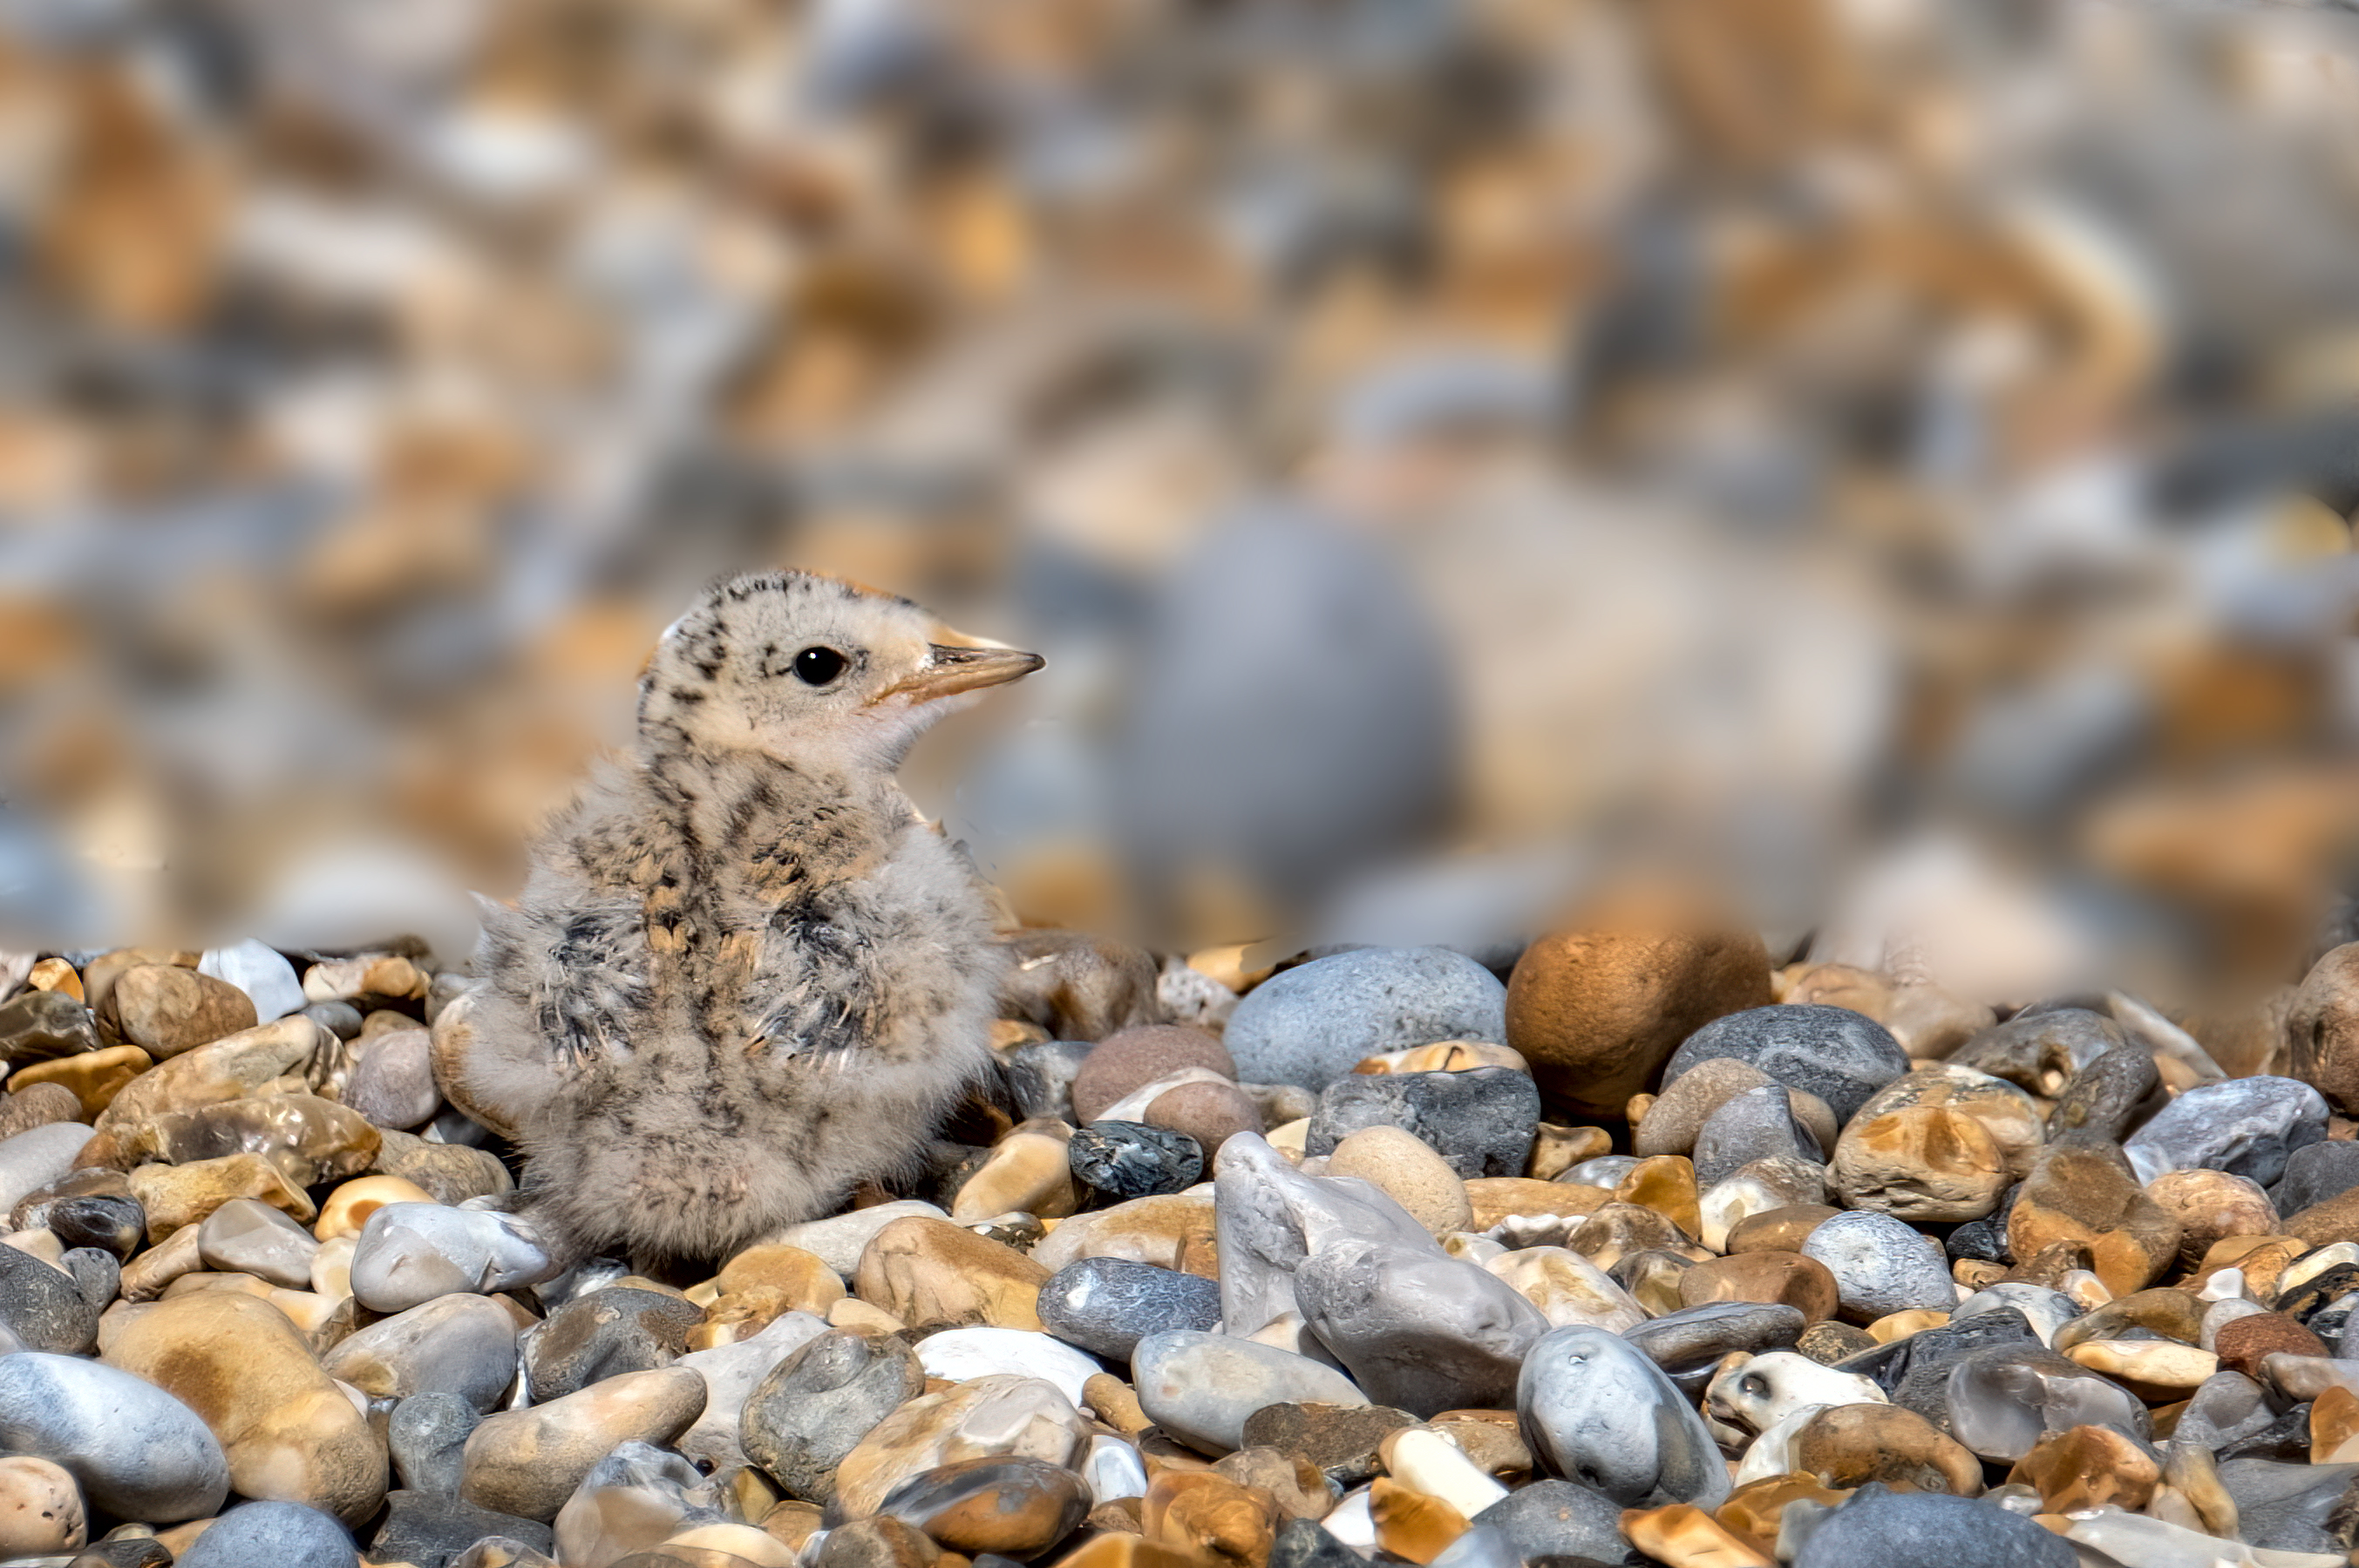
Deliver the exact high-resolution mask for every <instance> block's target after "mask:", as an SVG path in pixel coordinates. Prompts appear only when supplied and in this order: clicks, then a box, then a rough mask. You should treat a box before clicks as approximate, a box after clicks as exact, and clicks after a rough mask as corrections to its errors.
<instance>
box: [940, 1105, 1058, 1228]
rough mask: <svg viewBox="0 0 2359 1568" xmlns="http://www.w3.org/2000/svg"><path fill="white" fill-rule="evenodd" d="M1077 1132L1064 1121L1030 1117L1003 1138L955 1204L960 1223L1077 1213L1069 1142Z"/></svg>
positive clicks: (953, 1209)
mask: <svg viewBox="0 0 2359 1568" xmlns="http://www.w3.org/2000/svg"><path fill="white" fill-rule="evenodd" d="M1072 1140H1073V1130H1072V1128H1071V1127H1070V1126H1068V1125H1067V1124H1065V1123H1064V1122H1061V1121H1057V1120H1053V1119H1044V1120H1038V1121H1027V1122H1024V1123H1022V1124H1020V1125H1019V1126H1017V1127H1016V1129H1015V1130H1013V1131H1011V1132H1010V1133H1008V1135H1007V1136H1006V1137H1005V1138H1003V1139H1001V1140H1000V1141H999V1142H998V1143H997V1145H995V1147H994V1148H993V1149H992V1151H991V1157H990V1158H989V1159H987V1160H985V1161H984V1162H983V1163H982V1164H981V1165H979V1166H977V1167H976V1168H975V1171H974V1173H973V1174H972V1175H970V1176H969V1177H967V1179H966V1181H965V1182H964V1183H963V1184H961V1185H960V1187H959V1190H958V1196H957V1197H956V1198H954V1199H953V1200H952V1201H951V1218H952V1219H954V1220H958V1221H960V1222H961V1223H972V1222H973V1221H976V1220H983V1219H990V1218H993V1217H996V1216H999V1215H1003V1214H1014V1213H1019V1212H1020V1213H1024V1214H1030V1215H1038V1216H1039V1217H1043V1218H1050V1217H1061V1216H1064V1215H1069V1214H1071V1213H1072V1212H1073V1205H1074V1202H1075V1199H1074V1195H1073V1173H1072V1166H1071V1163H1070V1162H1069V1158H1068V1156H1067V1153H1066V1146H1067V1145H1068V1144H1070V1143H1071V1141H1072Z"/></svg>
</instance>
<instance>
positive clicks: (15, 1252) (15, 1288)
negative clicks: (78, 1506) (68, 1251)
mask: <svg viewBox="0 0 2359 1568" xmlns="http://www.w3.org/2000/svg"><path fill="white" fill-rule="evenodd" d="M100 1256H101V1257H104V1256H105V1254H103V1253H101V1254H100ZM109 1261H110V1262H112V1261H113V1260H111V1259H110V1260H109ZM113 1293H114V1292H112V1291H110V1292H108V1294H109V1296H112V1295H113ZM104 1304H105V1303H104V1302H103V1301H92V1300H90V1299H89V1298H87V1297H85V1296H84V1295H83V1294H82V1287H81V1285H80V1284H79V1283H78V1282H77V1281H75V1280H73V1279H72V1278H71V1277H69V1276H68V1275H65V1274H61V1273H60V1272H59V1271H57V1270H55V1269H53V1268H51V1267H49V1264H47V1263H45V1262H43V1261H41V1260H39V1259H38V1258H36V1257H34V1256H33V1255H32V1254H31V1253H29V1252H25V1251H22V1250H19V1249H16V1248H14V1247H0V1327H5V1329H6V1330H7V1332H8V1333H9V1334H11V1335H13V1336H16V1342H17V1343H18V1344H20V1345H22V1346H25V1347H26V1348H27V1349H28V1350H48V1351H54V1352H56V1353H57V1354H59V1355H61V1356H75V1355H80V1354H81V1353H82V1352H83V1351H86V1350H88V1349H89V1348H90V1347H91V1346H93V1345H95V1344H97V1343H98V1313H99V1308H100V1307H102V1306H103V1305H104ZM45 1457H46V1456H45Z"/></svg>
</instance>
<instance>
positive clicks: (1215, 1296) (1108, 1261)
mask: <svg viewBox="0 0 2359 1568" xmlns="http://www.w3.org/2000/svg"><path fill="white" fill-rule="evenodd" d="M1037 1307H1038V1314H1039V1318H1040V1325H1041V1326H1042V1327H1043V1328H1045V1329H1047V1330H1048V1331H1049V1333H1051V1334H1053V1335H1055V1336H1057V1337H1058V1338H1060V1339H1062V1340H1065V1341H1067V1342H1069V1343H1071V1344H1073V1345H1078V1346H1081V1347H1082V1349H1084V1350H1087V1351H1089V1352H1091V1353H1092V1354H1093V1355H1098V1356H1103V1357H1107V1358H1108V1359H1110V1360H1114V1361H1128V1360H1129V1359H1130V1357H1131V1353H1132V1352H1133V1351H1134V1350H1136V1348H1137V1346H1138V1342H1139V1341H1140V1340H1141V1339H1143V1338H1145V1337H1146V1336H1148V1335H1150V1334H1156V1333H1160V1332H1162V1331H1164V1330H1166V1329H1192V1330H1196V1331H1199V1332H1207V1333H1208V1332H1211V1331H1212V1330H1213V1329H1215V1328H1217V1327H1219V1325H1220V1321H1221V1288H1220V1286H1219V1285H1218V1284H1216V1283H1214V1282H1213V1281H1210V1280H1204V1279H1199V1278H1198V1277H1197V1276H1195V1275H1193V1274H1183V1273H1180V1272H1179V1271H1176V1270H1171V1269H1160V1268H1158V1267H1156V1266H1155V1265H1154V1264H1152V1263H1135V1262H1132V1261H1130V1260H1127V1259H1121V1258H1084V1259H1082V1260H1080V1261H1079V1262H1075V1263H1069V1264H1067V1265H1066V1266H1065V1267H1064V1268H1062V1269H1060V1270H1059V1271H1057V1272H1056V1273H1055V1274H1053V1275H1051V1276H1050V1277H1049V1280H1048V1281H1047V1282H1046V1283H1044V1284H1043V1285H1042V1286H1041V1287H1040V1294H1039V1297H1038V1303H1037Z"/></svg>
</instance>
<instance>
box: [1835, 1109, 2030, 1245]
mask: <svg viewBox="0 0 2359 1568" xmlns="http://www.w3.org/2000/svg"><path fill="white" fill-rule="evenodd" d="M1831 1168H1832V1173H1833V1175H1834V1180H1835V1185H1836V1187H1837V1188H1838V1189H1839V1190H1840V1191H1841V1192H1842V1194H1843V1202H1844V1203H1845V1204H1846V1205H1847V1206H1850V1207H1852V1208H1864V1209H1875V1210H1877V1211H1880V1212H1882V1213H1885V1214H1889V1215H1893V1216H1896V1217H1898V1218H1901V1219H1906V1220H1908V1221H1910V1222H1912V1223H1918V1222H1923V1221H1950V1220H1962V1219H1980V1218H1982V1217H1984V1215H1986V1214H1988V1213H1990V1212H1991V1211H1992V1210H1993V1209H1995V1208H1996V1207H1997V1206H1998V1200H1999V1195H2000V1194H2001V1193H2003V1192H2005V1191H2006V1185H2007V1173H2006V1158H2005V1156H2004V1155H2002V1154H2001V1153H2000V1152H1999V1148H1998V1145H1997V1144H1996V1143H1995V1141H1993V1140H1992V1138H1991V1136H1990V1133H1989V1131H1988V1130H1985V1129H1984V1126H1983V1124H1982V1123H1981V1122H1979V1121H1977V1120H1975V1119H1973V1117H1971V1116H1968V1115H1966V1114H1965V1113H1964V1112H1962V1111H1958V1110H1952V1109H1951V1108H1948V1107H1946V1106H1933V1105H1912V1106H1903V1107H1901V1108H1897V1109H1895V1110H1887V1111H1884V1112H1882V1113H1880V1114H1875V1115H1870V1114H1868V1113H1867V1112H1866V1111H1865V1110H1863V1111H1862V1112H1861V1114H1860V1115H1858V1116H1855V1117H1854V1118H1853V1119H1852V1120H1851V1123H1850V1125H1849V1126H1847V1127H1845V1128H1844V1129H1843V1137H1842V1138H1841V1139H1840V1140H1838V1141H1837V1142H1836V1144H1835V1154H1834V1160H1833V1162H1832V1167H1831Z"/></svg>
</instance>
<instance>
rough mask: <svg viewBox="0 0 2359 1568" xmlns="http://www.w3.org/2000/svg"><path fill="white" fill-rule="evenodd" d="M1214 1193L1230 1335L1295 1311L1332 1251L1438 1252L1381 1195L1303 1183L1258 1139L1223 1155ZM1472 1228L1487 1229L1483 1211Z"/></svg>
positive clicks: (1356, 1185)
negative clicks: (1298, 1294)
mask: <svg viewBox="0 0 2359 1568" xmlns="http://www.w3.org/2000/svg"><path fill="white" fill-rule="evenodd" d="M1533 1185H1536V1186H1540V1187H1544V1188H1549V1189H1552V1190H1562V1189H1557V1188H1556V1184H1553V1183H1535V1184H1533ZM1213 1190H1214V1198H1213V1207H1214V1226H1215V1231H1216V1235H1217V1238H1218V1245H1219V1252H1220V1260H1221V1268H1220V1282H1221V1318H1222V1323H1223V1326H1224V1328H1225V1330H1226V1331H1227V1332H1228V1333H1230V1334H1234V1335H1250V1334H1252V1333H1254V1332H1255V1331H1256V1330H1257V1329H1259V1328H1260V1327H1261V1326H1262V1325H1265V1324H1266V1323H1268V1322H1269V1321H1270V1320H1271V1319H1273V1318H1276V1317H1279V1316H1282V1315H1283V1314H1287V1313H1289V1312H1292V1311H1294V1310H1295V1308H1296V1303H1295V1298H1294V1276H1295V1272H1296V1271H1297V1270H1298V1269H1299V1267H1300V1266H1301V1265H1302V1263H1303V1262H1304V1261H1305V1260H1307V1259H1309V1258H1311V1257H1314V1256H1316V1255H1317V1254H1318V1253H1319V1252H1320V1251H1321V1249H1323V1248H1324V1247H1326V1246H1328V1245H1330V1244H1332V1243H1335V1242H1340V1241H1343V1240H1359V1241H1369V1240H1375V1241H1386V1242H1391V1243H1394V1244H1396V1245H1397V1246H1400V1247H1402V1248H1405V1249H1408V1250H1409V1251H1412V1252H1431V1253H1436V1254H1438V1252H1439V1249H1437V1248H1436V1247H1435V1246H1434V1243H1433V1238H1432V1237H1431V1236H1430V1234H1428V1232H1427V1231H1426V1228H1425V1227H1423V1226H1422V1225H1420V1224H1419V1223H1418V1221H1417V1219H1416V1217H1414V1216H1412V1215H1410V1214H1409V1212H1408V1210H1407V1209H1404V1208H1402V1207H1401V1206H1399V1205H1398V1204H1397V1203H1395V1202H1394V1201H1393V1200H1392V1199H1391V1198H1389V1197H1386V1195H1384V1193H1383V1192H1382V1191H1381V1190H1380V1189H1378V1188H1376V1187H1375V1186H1373V1185H1371V1184H1368V1183H1365V1182H1361V1181H1355V1180H1353V1179H1351V1178H1349V1177H1331V1176H1306V1175H1303V1174H1301V1173H1299V1172H1297V1171H1296V1170H1295V1169H1294V1167H1293V1166H1291V1165H1290V1164H1288V1162H1287V1161H1286V1158H1285V1156H1283V1155H1281V1154H1279V1153H1278V1152H1277V1151H1276V1150H1274V1149H1272V1148H1271V1147H1270V1146H1269V1145H1268V1144H1267V1143H1266V1142H1264V1141H1262V1140H1260V1139H1258V1138H1248V1137H1241V1138H1238V1139H1236V1140H1234V1141H1232V1142H1231V1143H1229V1144H1228V1145H1227V1146H1225V1147H1224V1148H1223V1149H1222V1150H1221V1152H1220V1156H1219V1158H1218V1159H1217V1160H1216V1161H1215V1162H1214V1164H1213ZM1473 1196H1474V1194H1473V1191H1472V1189H1470V1190H1469V1193H1468V1197H1469V1199H1470V1200H1472V1199H1473ZM1475 1222H1476V1223H1477V1224H1481V1223H1483V1217H1482V1213H1481V1209H1480V1206H1479V1205H1478V1206H1477V1209H1476V1215H1475Z"/></svg>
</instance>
